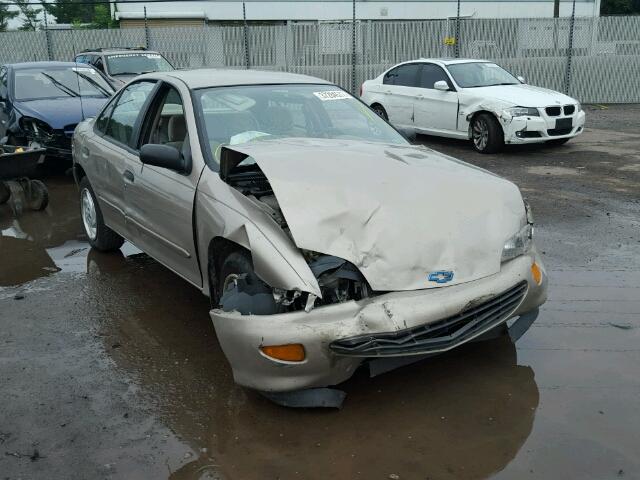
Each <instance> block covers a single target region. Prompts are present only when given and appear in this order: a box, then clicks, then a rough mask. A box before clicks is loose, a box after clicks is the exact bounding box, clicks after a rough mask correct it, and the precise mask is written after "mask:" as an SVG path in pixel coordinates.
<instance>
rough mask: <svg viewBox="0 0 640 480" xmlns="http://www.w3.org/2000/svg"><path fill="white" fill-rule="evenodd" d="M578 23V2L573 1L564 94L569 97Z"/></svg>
mask: <svg viewBox="0 0 640 480" xmlns="http://www.w3.org/2000/svg"><path fill="white" fill-rule="evenodd" d="M575 23H576V0H573V7H572V10H571V21H570V22H569V49H568V51H567V71H566V75H565V77H564V93H565V94H566V95H569V87H570V86H571V57H572V56H573V29H574V27H575Z"/></svg>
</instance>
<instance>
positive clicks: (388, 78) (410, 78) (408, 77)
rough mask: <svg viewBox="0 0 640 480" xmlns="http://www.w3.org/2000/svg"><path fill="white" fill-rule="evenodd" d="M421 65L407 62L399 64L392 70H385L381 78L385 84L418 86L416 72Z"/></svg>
mask: <svg viewBox="0 0 640 480" xmlns="http://www.w3.org/2000/svg"><path fill="white" fill-rule="evenodd" d="M420 68H421V65H420V64H419V63H408V64H406V65H400V66H399V67H396V68H394V69H393V70H391V71H389V72H387V74H386V75H385V76H384V78H383V83H384V84H386V85H400V86H404V87H417V86H418V73H419V72H420Z"/></svg>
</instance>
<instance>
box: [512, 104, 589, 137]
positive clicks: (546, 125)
mask: <svg viewBox="0 0 640 480" xmlns="http://www.w3.org/2000/svg"><path fill="white" fill-rule="evenodd" d="M568 119H570V120H571V125H570V126H569V127H566V126H562V128H556V127H557V123H556V122H557V121H558V120H560V121H565V123H567V122H566V121H567V120H568ZM584 122H585V113H584V111H579V112H576V113H574V114H573V115H571V116H558V117H550V116H547V115H546V113H544V112H542V113H541V115H540V116H539V117H529V116H522V117H513V118H511V119H502V122H501V123H502V128H503V130H504V141H505V143H511V144H513V143H541V142H547V141H549V140H556V139H563V138H572V137H575V136H577V135H580V134H581V133H582V132H583V131H584Z"/></svg>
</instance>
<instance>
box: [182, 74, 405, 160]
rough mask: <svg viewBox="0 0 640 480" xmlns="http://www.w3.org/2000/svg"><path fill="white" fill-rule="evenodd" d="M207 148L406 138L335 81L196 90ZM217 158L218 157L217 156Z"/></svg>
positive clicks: (214, 150) (390, 141) (395, 140)
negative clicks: (275, 140)
mask: <svg viewBox="0 0 640 480" xmlns="http://www.w3.org/2000/svg"><path fill="white" fill-rule="evenodd" d="M195 97H196V100H197V103H198V107H199V109H200V112H201V118H202V120H203V122H202V123H203V126H204V129H205V130H206V137H207V139H208V141H209V145H210V148H211V152H212V153H214V154H217V151H218V150H219V147H220V146H221V145H238V144H241V143H246V142H250V141H263V140H268V139H270V138H283V137H307V138H334V139H351V140H365V141H369V142H382V143H392V144H401V145H403V144H406V143H407V141H406V140H405V139H404V138H403V137H402V136H401V135H400V134H399V133H398V132H397V131H396V130H394V129H393V128H392V127H391V126H389V125H388V124H387V123H386V122H385V121H384V120H382V119H381V118H380V117H378V115H376V114H375V113H374V112H373V111H371V110H370V109H369V108H368V107H367V106H366V105H364V104H363V103H362V102H360V101H359V100H357V99H355V98H354V97H352V96H351V95H350V94H348V93H347V92H345V91H344V90H339V89H338V88H337V87H335V86H333V85H307V84H291V85H252V86H242V87H215V88H207V89H200V90H197V91H196V94H195ZM216 156H217V155H216Z"/></svg>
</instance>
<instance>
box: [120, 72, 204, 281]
mask: <svg viewBox="0 0 640 480" xmlns="http://www.w3.org/2000/svg"><path fill="white" fill-rule="evenodd" d="M185 98H186V99H188V98H189V96H188V92H187V91H185V92H183V95H181V93H180V92H179V91H178V87H175V86H172V85H169V84H168V83H163V84H162V86H161V87H160V88H159V89H158V92H157V94H156V96H155V98H154V99H153V101H152V103H151V106H150V109H149V110H148V112H147V115H146V118H145V122H144V124H143V125H142V128H141V135H140V143H139V144H140V145H141V146H142V145H144V144H149V143H152V144H161V145H169V146H171V147H174V148H176V149H177V150H178V151H180V152H181V154H182V155H183V156H185V157H186V156H190V155H191V144H190V138H193V139H197V135H196V133H195V132H189V131H188V128H187V123H188V122H187V117H188V116H190V117H191V118H193V113H192V110H191V104H190V103H189V104H188V105H185V102H184V101H183V99H185ZM190 133H191V135H190ZM126 168H127V171H128V172H129V175H130V180H129V181H128V183H127V188H126V203H127V228H128V230H129V232H130V234H131V235H132V237H131V240H132V241H133V243H135V244H136V245H137V246H138V247H140V248H141V249H142V250H144V251H145V252H146V253H148V254H149V255H151V256H152V257H154V258H156V259H157V260H158V261H160V262H161V263H163V264H164V265H166V266H167V267H169V268H170V269H172V270H173V271H174V272H176V273H177V274H178V275H180V276H182V277H183V278H185V279H186V280H188V281H189V282H191V283H193V284H194V285H196V286H198V287H200V286H202V276H201V274H200V267H199V264H198V256H197V252H196V245H195V241H194V228H193V206H194V200H195V194H196V187H197V185H198V180H199V178H200V173H201V171H202V168H197V167H195V166H194V167H193V168H192V170H191V172H176V171H173V170H169V169H166V168H160V167H156V166H152V165H143V164H142V163H141V162H140V160H139V158H137V157H135V158H128V159H127V167H126Z"/></svg>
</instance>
